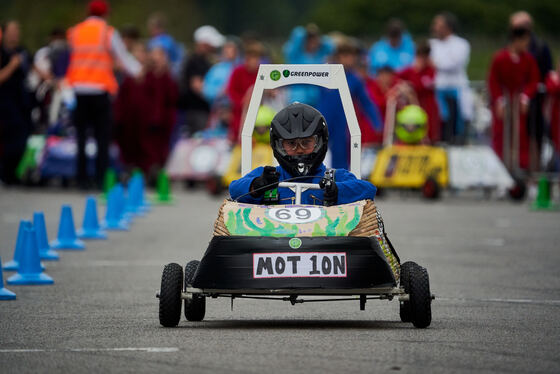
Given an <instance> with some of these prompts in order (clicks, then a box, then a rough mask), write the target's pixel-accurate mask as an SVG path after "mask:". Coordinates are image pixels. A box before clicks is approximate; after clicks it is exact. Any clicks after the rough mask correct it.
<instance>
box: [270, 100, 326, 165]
mask: <svg viewBox="0 0 560 374" xmlns="http://www.w3.org/2000/svg"><path fill="white" fill-rule="evenodd" d="M314 135H316V136H317V142H316V145H315V147H314V148H313V151H312V152H311V153H309V154H306V155H293V156H289V155H288V154H287V153H286V151H285V150H284V147H283V145H282V141H283V140H288V139H297V138H307V137H311V136H314ZM328 142H329V131H328V129H327V122H326V121H325V117H323V115H322V114H321V112H319V111H318V110H317V109H315V108H313V107H312V106H309V105H306V104H301V103H297V102H296V103H293V104H290V105H288V106H287V107H285V108H284V109H282V110H281V111H279V112H278V113H277V114H276V115H275V116H274V118H273V119H272V122H271V124H270V146H271V147H272V150H273V152H274V157H275V158H276V160H278V163H279V164H280V166H282V167H283V168H284V169H285V170H286V171H287V172H288V173H290V174H291V175H293V176H304V175H309V174H310V173H312V172H313V171H314V170H315V169H316V168H317V167H319V165H321V163H322V162H323V159H324V158H325V155H326V153H327V148H328Z"/></svg>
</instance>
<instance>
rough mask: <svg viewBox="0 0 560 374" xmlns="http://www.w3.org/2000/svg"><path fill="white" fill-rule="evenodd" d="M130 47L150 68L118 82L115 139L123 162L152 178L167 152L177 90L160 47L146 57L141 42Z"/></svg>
mask: <svg viewBox="0 0 560 374" xmlns="http://www.w3.org/2000/svg"><path fill="white" fill-rule="evenodd" d="M133 50H134V54H135V55H137V56H139V59H140V60H145V59H148V58H149V61H148V63H147V64H148V66H149V68H148V71H147V72H146V74H145V76H144V77H143V78H142V79H136V78H134V77H130V76H127V77H126V78H125V79H124V81H123V83H122V85H121V88H120V90H119V95H118V96H117V99H116V101H115V122H116V124H117V142H118V144H119V146H120V148H121V153H122V158H123V161H124V162H125V164H127V166H129V167H131V168H132V167H140V168H141V169H142V170H143V171H144V173H146V174H147V175H148V176H149V178H150V179H151V178H152V177H154V176H155V175H156V172H157V171H158V170H159V169H160V168H161V167H163V166H164V165H165V161H166V160H167V156H168V154H169V138H170V136H171V130H172V128H173V125H174V124H175V113H176V103H177V98H178V90H177V85H176V84H175V82H174V80H173V78H172V77H171V74H170V72H169V65H168V60H167V55H166V53H165V50H164V49H163V48H159V47H155V48H153V49H152V50H151V51H150V53H149V57H147V56H145V53H146V52H145V49H144V47H143V46H142V45H141V44H139V45H136V46H135V47H134V49H133ZM142 55H144V57H141V56H142Z"/></svg>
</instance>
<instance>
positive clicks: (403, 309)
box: [399, 261, 418, 322]
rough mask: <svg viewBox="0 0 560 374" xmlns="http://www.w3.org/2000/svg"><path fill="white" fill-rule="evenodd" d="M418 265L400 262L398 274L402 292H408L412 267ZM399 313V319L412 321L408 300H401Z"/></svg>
mask: <svg viewBox="0 0 560 374" xmlns="http://www.w3.org/2000/svg"><path fill="white" fill-rule="evenodd" d="M416 266H418V265H417V264H416V263H415V262H410V261H408V262H405V263H404V264H401V276H400V286H401V288H403V289H404V292H406V293H407V294H410V277H411V273H412V271H413V269H414V268H415V267H416ZM399 312H400V313H399V314H400V317H401V321H403V322H410V321H412V317H411V314H412V311H411V309H410V301H401V302H400V310H399Z"/></svg>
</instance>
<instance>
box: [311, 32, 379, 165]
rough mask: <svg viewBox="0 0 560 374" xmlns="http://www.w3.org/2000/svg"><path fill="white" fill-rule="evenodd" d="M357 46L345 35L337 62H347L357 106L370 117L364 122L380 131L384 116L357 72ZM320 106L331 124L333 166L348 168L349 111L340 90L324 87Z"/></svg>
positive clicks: (353, 97) (349, 82)
mask: <svg viewBox="0 0 560 374" xmlns="http://www.w3.org/2000/svg"><path fill="white" fill-rule="evenodd" d="M358 53H359V51H358V46H357V45H356V43H355V42H353V41H352V40H351V39H346V40H344V41H343V42H341V44H339V45H338V46H337V48H336V53H335V55H334V62H335V63H337V64H342V65H343V66H344V72H345V73H346V80H347V81H348V88H349V89H350V95H351V96H352V100H353V102H354V106H355V107H356V109H358V110H359V111H360V112H361V113H363V115H364V117H365V118H366V119H367V121H366V122H365V124H367V125H368V126H370V127H371V128H372V130H373V131H381V128H382V123H381V116H380V114H379V110H378V109H377V106H376V105H375V104H374V103H373V101H372V100H371V98H370V97H369V96H368V94H367V92H366V88H365V85H364V82H363V80H362V79H361V77H360V76H359V75H358V73H357V72H356V68H357V63H358ZM317 109H318V110H319V111H320V112H321V113H323V116H324V117H325V120H326V121H327V125H328V128H329V150H330V151H331V156H332V161H331V165H332V167H333V168H344V169H349V167H350V134H349V132H348V125H347V122H346V115H345V113H344V109H343V107H342V101H341V100H340V94H339V92H338V90H329V89H326V88H321V98H320V101H319V105H318V106H317Z"/></svg>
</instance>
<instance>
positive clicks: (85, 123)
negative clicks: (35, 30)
mask: <svg viewBox="0 0 560 374" xmlns="http://www.w3.org/2000/svg"><path fill="white" fill-rule="evenodd" d="M108 12H109V5H108V4H107V2H106V1H104V0H93V1H91V2H90V3H89V5H88V14H89V16H88V17H87V18H86V20H85V21H83V22H81V23H79V24H77V25H76V26H74V27H72V28H71V29H70V30H68V42H69V44H70V47H71V55H70V65H69V67H68V71H67V72H66V80H67V82H68V84H69V85H70V86H71V87H72V88H73V90H74V92H75V95H76V110H75V112H74V125H75V127H76V130H77V137H78V158H77V181H78V185H79V186H80V188H84V189H85V188H89V187H91V186H92V183H91V182H90V181H89V180H88V175H87V170H86V154H85V146H86V140H87V136H88V130H89V129H91V130H93V134H94V136H95V140H96V143H97V157H96V164H95V172H96V175H95V183H94V187H96V188H101V187H102V182H103V176H104V174H105V171H106V170H107V167H108V166H109V143H110V141H111V123H112V111H111V98H110V96H111V95H115V94H116V93H117V90H118V85H117V81H116V79H115V75H114V73H113V67H114V60H115V59H117V60H118V61H119V62H120V64H121V65H122V66H123V67H124V69H125V70H126V71H127V72H128V73H129V74H130V75H133V76H139V75H140V74H141V73H142V66H141V65H140V63H139V62H138V61H137V60H136V59H135V58H134V57H133V56H132V55H130V54H129V53H128V51H127V50H126V47H125V45H124V43H123V41H122V39H121V37H120V34H119V33H118V31H117V30H115V29H114V28H113V27H111V26H109V25H108V24H107V22H106V21H105V17H106V16H107V14H108Z"/></svg>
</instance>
